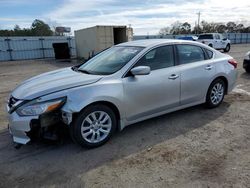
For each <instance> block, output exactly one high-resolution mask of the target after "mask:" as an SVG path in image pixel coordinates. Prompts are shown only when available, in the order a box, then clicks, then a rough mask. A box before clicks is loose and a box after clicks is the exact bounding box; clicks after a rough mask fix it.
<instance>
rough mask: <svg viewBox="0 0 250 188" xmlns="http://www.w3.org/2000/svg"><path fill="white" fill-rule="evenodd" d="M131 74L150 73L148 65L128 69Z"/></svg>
mask: <svg viewBox="0 0 250 188" xmlns="http://www.w3.org/2000/svg"><path fill="white" fill-rule="evenodd" d="M130 72H131V74H132V75H134V76H136V75H148V74H149V73H150V67H148V66H138V67H134V68H132V69H131V70H130Z"/></svg>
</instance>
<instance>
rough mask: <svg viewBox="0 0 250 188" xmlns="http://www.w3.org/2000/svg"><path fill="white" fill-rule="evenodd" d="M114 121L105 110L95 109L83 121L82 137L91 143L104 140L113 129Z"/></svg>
mask: <svg viewBox="0 0 250 188" xmlns="http://www.w3.org/2000/svg"><path fill="white" fill-rule="evenodd" d="M111 127H112V121H111V118H110V116H109V115H108V114H107V113H106V112H104V111H95V112H92V113H91V114H89V115H88V116H87V117H86V118H85V119H84V120H83V122H82V125H81V134H82V137H83V138H84V139H85V140H86V141H87V142H89V143H98V142H101V141H103V140H104V139H105V138H106V137H107V136H108V134H109V133H110V131H111Z"/></svg>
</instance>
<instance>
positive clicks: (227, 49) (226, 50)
mask: <svg viewBox="0 0 250 188" xmlns="http://www.w3.org/2000/svg"><path fill="white" fill-rule="evenodd" d="M229 51H230V44H227V46H226V48H225V49H224V52H229Z"/></svg>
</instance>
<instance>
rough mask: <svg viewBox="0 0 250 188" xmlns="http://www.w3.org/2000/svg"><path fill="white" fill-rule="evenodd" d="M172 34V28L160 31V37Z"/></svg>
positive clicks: (164, 28)
mask: <svg viewBox="0 0 250 188" xmlns="http://www.w3.org/2000/svg"><path fill="white" fill-rule="evenodd" d="M168 34H170V28H169V27H163V28H161V29H160V31H159V35H161V36H162V35H168Z"/></svg>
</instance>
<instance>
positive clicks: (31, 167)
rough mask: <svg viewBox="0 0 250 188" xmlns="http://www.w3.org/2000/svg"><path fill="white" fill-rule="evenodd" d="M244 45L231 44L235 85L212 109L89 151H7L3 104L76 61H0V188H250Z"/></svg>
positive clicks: (149, 125)
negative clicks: (22, 85) (37, 78)
mask: <svg viewBox="0 0 250 188" xmlns="http://www.w3.org/2000/svg"><path fill="white" fill-rule="evenodd" d="M248 50H250V44H248V45H234V46H233V47H232V50H231V52H230V53H229V54H230V55H232V56H233V57H234V58H235V59H236V60H237V61H238V62H239V68H238V69H239V76H238V84H237V87H236V89H235V90H234V92H233V93H231V94H229V95H228V96H226V97H225V100H224V102H223V103H222V105H221V106H220V107H219V108H217V109H212V110H208V109H205V108H204V107H203V106H202V105H200V106H196V107H192V108H188V109H185V110H181V111H178V112H174V113H171V114H168V115H164V116H161V117H158V118H154V119H150V120H148V121H144V122H141V123H138V124H135V125H132V126H130V127H127V128H126V129H125V130H124V131H122V132H120V133H117V134H116V135H115V136H114V137H113V138H112V139H111V140H110V142H108V143H107V144H106V145H104V146H102V147H100V148H96V149H92V150H87V149H83V148H80V147H78V146H77V145H75V144H73V143H72V142H71V140H70V139H69V138H68V139H66V141H65V143H64V144H51V143H50V144H48V143H35V144H32V145H26V146H24V147H22V148H21V149H20V150H16V149H14V148H13V143H12V139H11V137H10V136H9V134H8V131H7V129H6V127H7V119H6V116H5V111H4V105H5V104H4V103H5V99H6V97H7V95H8V93H9V92H10V91H11V90H12V89H13V88H14V87H15V86H16V85H17V84H18V83H19V82H20V81H22V80H24V79H26V78H28V77H30V76H33V75H36V74H38V73H42V72H45V71H49V70H54V69H57V68H59V67H65V66H70V65H71V64H74V63H71V64H69V63H66V62H64V63H59V62H54V61H43V60H39V61H26V62H25V61H23V62H1V63H0V107H1V111H0V122H1V124H0V187H164V188H165V187H206V188H207V187H239V188H241V187H250V147H249V146H250V128H249V127H250V74H246V73H245V72H244V71H243V69H242V60H243V56H244V54H245V52H246V51H248Z"/></svg>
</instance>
